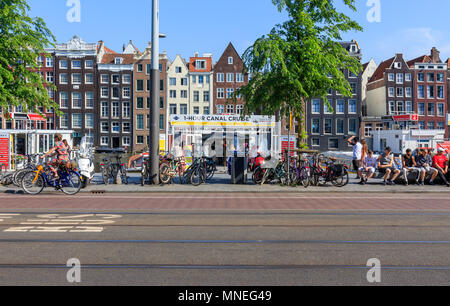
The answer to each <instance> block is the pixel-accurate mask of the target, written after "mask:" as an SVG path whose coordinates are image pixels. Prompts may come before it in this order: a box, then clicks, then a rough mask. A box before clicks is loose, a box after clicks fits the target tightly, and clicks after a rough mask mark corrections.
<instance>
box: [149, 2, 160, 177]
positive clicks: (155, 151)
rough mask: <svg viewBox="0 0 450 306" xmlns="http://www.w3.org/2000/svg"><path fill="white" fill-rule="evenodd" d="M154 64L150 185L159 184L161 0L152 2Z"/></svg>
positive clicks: (151, 77)
mask: <svg viewBox="0 0 450 306" xmlns="http://www.w3.org/2000/svg"><path fill="white" fill-rule="evenodd" d="M152 10H153V15H152V62H151V74H150V80H151V91H150V98H151V104H150V148H149V154H150V184H152V185H158V184H159V91H160V89H159V82H160V80H159V79H160V76H159V0H152Z"/></svg>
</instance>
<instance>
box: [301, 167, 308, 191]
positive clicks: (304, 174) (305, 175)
mask: <svg viewBox="0 0 450 306" xmlns="http://www.w3.org/2000/svg"><path fill="white" fill-rule="evenodd" d="M299 181H300V183H301V184H302V185H303V187H305V188H308V187H309V176H308V171H307V170H306V168H302V169H301V170H300V178H299Z"/></svg>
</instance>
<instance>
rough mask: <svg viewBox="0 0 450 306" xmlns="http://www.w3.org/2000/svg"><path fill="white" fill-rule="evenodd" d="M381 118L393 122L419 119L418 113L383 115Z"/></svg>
mask: <svg viewBox="0 0 450 306" xmlns="http://www.w3.org/2000/svg"><path fill="white" fill-rule="evenodd" d="M382 120H383V121H395V122H408V121H419V115H417V114H408V115H395V116H383V117H382Z"/></svg>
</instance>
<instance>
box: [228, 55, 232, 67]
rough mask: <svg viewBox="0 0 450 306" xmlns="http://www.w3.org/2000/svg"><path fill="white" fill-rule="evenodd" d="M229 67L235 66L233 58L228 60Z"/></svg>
mask: <svg viewBox="0 0 450 306" xmlns="http://www.w3.org/2000/svg"><path fill="white" fill-rule="evenodd" d="M228 65H233V58H232V57H231V56H230V57H229V58H228Z"/></svg>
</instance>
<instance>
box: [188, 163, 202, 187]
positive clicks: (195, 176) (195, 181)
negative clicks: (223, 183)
mask: <svg viewBox="0 0 450 306" xmlns="http://www.w3.org/2000/svg"><path fill="white" fill-rule="evenodd" d="M203 179H204V177H203V171H202V168H201V167H196V168H195V169H194V170H193V171H192V173H191V177H190V182H191V184H192V185H193V186H200V185H201V184H202V183H203V182H204V180H203Z"/></svg>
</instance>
